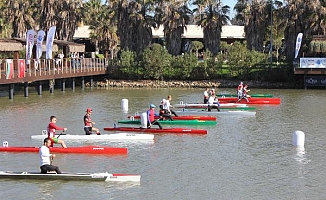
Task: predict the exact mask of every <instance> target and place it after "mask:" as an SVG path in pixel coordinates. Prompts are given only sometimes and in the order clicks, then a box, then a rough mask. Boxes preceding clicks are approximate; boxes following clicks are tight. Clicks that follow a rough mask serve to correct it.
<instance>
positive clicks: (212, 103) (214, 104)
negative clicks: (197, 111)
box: [207, 95, 220, 112]
mask: <svg viewBox="0 0 326 200" xmlns="http://www.w3.org/2000/svg"><path fill="white" fill-rule="evenodd" d="M207 104H208V109H207V111H209V112H210V111H212V108H216V109H217V111H218V112H220V108H219V107H220V103H219V102H218V99H217V97H216V96H215V95H212V96H210V97H209V99H208V103H207Z"/></svg>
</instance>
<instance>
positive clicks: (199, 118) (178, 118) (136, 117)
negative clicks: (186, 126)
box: [128, 115, 216, 121]
mask: <svg viewBox="0 0 326 200" xmlns="http://www.w3.org/2000/svg"><path fill="white" fill-rule="evenodd" d="M128 118H129V119H132V118H134V119H140V115H135V116H128ZM172 118H173V120H194V119H198V120H205V121H216V117H214V116H193V115H188V116H186V115H184V116H178V117H175V116H172ZM155 119H159V117H156V116H155Z"/></svg>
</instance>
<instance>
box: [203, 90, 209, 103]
mask: <svg viewBox="0 0 326 200" xmlns="http://www.w3.org/2000/svg"><path fill="white" fill-rule="evenodd" d="M208 93H209V88H206V90H205V91H204V104H207V103H208V98H209V94H208Z"/></svg>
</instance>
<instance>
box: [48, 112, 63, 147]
mask: <svg viewBox="0 0 326 200" xmlns="http://www.w3.org/2000/svg"><path fill="white" fill-rule="evenodd" d="M56 123H57V118H56V116H51V117H50V123H49V125H48V138H49V139H50V140H51V147H53V144H54V143H56V144H61V146H62V147H63V148H67V146H66V144H65V142H64V141H63V140H59V139H58V137H59V136H60V135H59V136H58V137H55V131H56V130H58V131H60V130H63V131H66V130H67V128H63V127H60V126H57V125H56Z"/></svg>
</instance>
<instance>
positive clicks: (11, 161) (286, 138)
mask: <svg viewBox="0 0 326 200" xmlns="http://www.w3.org/2000/svg"><path fill="white" fill-rule="evenodd" d="M220 92H229V93H234V92H235V89H234V88H230V89H225V88H223V89H218V90H217V93H220ZM202 93H203V91H202V89H85V90H81V89H77V90H75V91H71V90H70V89H67V90H66V91H65V92H61V91H60V90H55V92H54V94H50V93H49V92H47V91H43V95H42V96H38V95H37V93H36V92H34V91H32V90H30V92H29V97H28V98H25V97H23V93H22V92H17V93H16V95H15V96H14V99H12V100H9V99H8V97H7V96H5V97H4V96H3V95H2V97H0V118H1V127H2V130H1V134H0V142H2V141H5V140H6V141H8V142H9V145H10V146H41V145H42V142H39V141H32V140H31V139H30V136H31V135H35V134H40V133H41V131H42V130H43V129H46V126H47V125H48V123H49V117H50V116H51V115H55V116H57V119H58V122H57V125H59V126H64V127H67V128H68V131H67V133H69V134H84V132H83V116H84V114H85V110H86V108H87V107H91V108H93V115H92V119H93V121H95V122H96V127H98V128H100V130H101V132H102V133H105V132H104V131H103V128H104V127H109V126H112V125H113V124H114V123H116V122H117V121H118V120H120V119H126V117H127V116H128V115H132V114H134V113H135V112H139V113H141V112H145V111H146V110H147V108H148V106H149V104H150V103H153V104H156V105H158V104H159V102H160V101H161V100H162V98H166V97H167V95H169V94H171V95H172V98H173V99H172V104H176V103H179V101H183V102H189V103H193V102H201V101H202ZM252 93H271V94H273V95H274V96H275V97H280V98H281V99H282V103H281V105H278V106H258V107H257V114H256V116H254V117H246V116H222V115H221V116H218V119H217V125H216V126H207V127H205V126H194V127H193V128H201V129H207V130H208V134H207V135H206V136H198V135H193V136H191V135H156V136H155V142H152V143H151V142H149V143H130V142H129V143H127V142H78V141H73V142H70V141H66V143H67V145H68V146H81V145H93V144H94V145H106V146H119V147H128V151H129V152H128V156H127V157H126V156H92V155H78V154H66V155H65V154H57V157H56V159H55V160H54V164H55V165H58V166H59V167H60V169H61V171H64V172H110V173H136V174H141V176H142V177H141V182H140V183H136V184H135V183H105V182H97V183H93V182H76V181H38V180H29V181H26V180H22V181H17V180H0V188H1V190H0V196H1V199H56V200H57V199H59V200H60V199H139V200H143V199H156V200H160V199H162V200H165V199H326V192H325V191H326V175H325V173H326V171H325V163H326V161H325V160H326V156H325V154H326V148H325V144H326V134H325V130H326V124H325V115H326V114H325V113H326V106H325V105H324V103H325V99H326V93H325V91H324V90H313V89H309V90H261V89H260V90H255V89H252ZM124 98H126V99H128V100H129V109H128V112H124V111H123V110H122V109H121V106H120V105H121V100H122V99H124ZM188 127H189V126H188ZM296 130H301V131H303V132H304V133H305V135H306V142H305V150H304V151H299V150H297V149H296V148H295V147H294V146H292V134H293V132H294V131H296ZM0 162H1V163H0V170H2V171H38V170H39V158H38V154H35V153H3V152H0Z"/></svg>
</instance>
